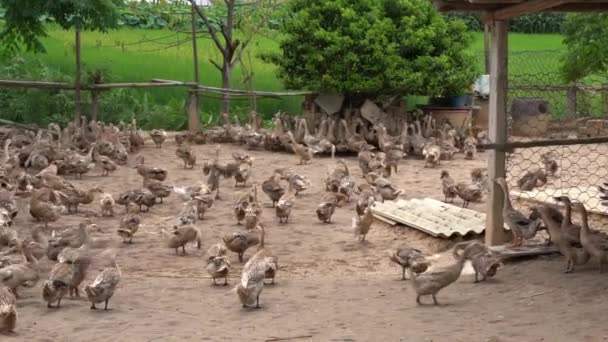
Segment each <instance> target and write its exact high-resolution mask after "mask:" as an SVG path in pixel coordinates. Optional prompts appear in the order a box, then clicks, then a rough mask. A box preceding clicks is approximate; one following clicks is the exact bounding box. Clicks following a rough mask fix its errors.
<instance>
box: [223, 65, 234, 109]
mask: <svg viewBox="0 0 608 342" xmlns="http://www.w3.org/2000/svg"><path fill="white" fill-rule="evenodd" d="M231 72H232V66H231V65H230V64H229V63H226V61H224V63H223V65H222V88H224V89H230V74H231ZM222 99H223V101H222V113H228V114H230V94H228V93H226V92H224V93H223V95H222Z"/></svg>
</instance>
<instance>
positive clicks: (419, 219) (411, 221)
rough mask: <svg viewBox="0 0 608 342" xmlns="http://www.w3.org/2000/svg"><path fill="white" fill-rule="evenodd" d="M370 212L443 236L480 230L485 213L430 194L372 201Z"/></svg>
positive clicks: (482, 228) (447, 236) (481, 230)
mask: <svg viewBox="0 0 608 342" xmlns="http://www.w3.org/2000/svg"><path fill="white" fill-rule="evenodd" d="M372 213H374V215H375V216H380V217H382V218H387V219H389V220H392V221H396V222H399V223H401V224H404V225H406V226H408V227H412V228H416V229H418V230H421V231H423V232H425V233H427V234H430V235H432V236H440V237H444V238H449V237H451V236H452V235H454V234H456V235H460V236H464V235H467V234H469V233H471V232H472V233H475V234H481V233H483V231H484V230H485V220H486V215H485V214H483V213H480V212H477V211H475V210H471V209H466V208H460V207H457V206H455V205H452V204H448V203H443V202H440V201H437V200H434V199H432V198H424V199H411V200H399V201H397V202H384V203H376V206H375V207H374V208H373V209H372Z"/></svg>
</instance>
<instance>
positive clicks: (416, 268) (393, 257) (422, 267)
mask: <svg viewBox="0 0 608 342" xmlns="http://www.w3.org/2000/svg"><path fill="white" fill-rule="evenodd" d="M389 260H390V261H392V262H394V263H396V264H397V265H399V266H401V268H402V273H401V280H405V279H406V278H405V273H406V271H410V272H412V271H413V272H414V273H416V274H420V273H422V272H424V271H426V270H427V269H428V268H429V261H428V260H427V256H426V255H425V254H424V253H422V252H421V251H420V250H418V249H416V248H411V247H407V246H404V247H400V248H397V249H395V250H393V251H391V253H390V254H389Z"/></svg>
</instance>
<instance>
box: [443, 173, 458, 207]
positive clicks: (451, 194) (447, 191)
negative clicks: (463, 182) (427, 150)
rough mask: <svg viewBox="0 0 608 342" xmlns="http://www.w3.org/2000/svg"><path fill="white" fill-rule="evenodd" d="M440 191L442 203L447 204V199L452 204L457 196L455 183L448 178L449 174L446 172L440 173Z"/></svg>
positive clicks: (452, 179)
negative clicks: (442, 198) (442, 197)
mask: <svg viewBox="0 0 608 342" xmlns="http://www.w3.org/2000/svg"><path fill="white" fill-rule="evenodd" d="M441 189H442V191H443V196H444V200H443V201H444V202H445V203H448V199H450V200H451V202H454V198H455V197H456V196H457V193H456V182H455V181H454V178H452V177H450V173H449V172H447V171H446V170H443V171H441Z"/></svg>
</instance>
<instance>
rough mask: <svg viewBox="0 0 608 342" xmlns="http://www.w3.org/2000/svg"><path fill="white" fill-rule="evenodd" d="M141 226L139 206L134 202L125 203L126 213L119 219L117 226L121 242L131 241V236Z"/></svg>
mask: <svg viewBox="0 0 608 342" xmlns="http://www.w3.org/2000/svg"><path fill="white" fill-rule="evenodd" d="M140 227H141V217H140V216H139V208H138V207H137V205H136V204H135V203H129V204H128V205H127V213H126V214H125V216H124V217H123V218H122V219H121V220H120V224H119V226H118V231H117V232H118V236H120V237H122V239H123V240H122V242H123V243H129V244H131V243H133V236H134V235H135V233H137V231H138V230H139V228H140Z"/></svg>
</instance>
